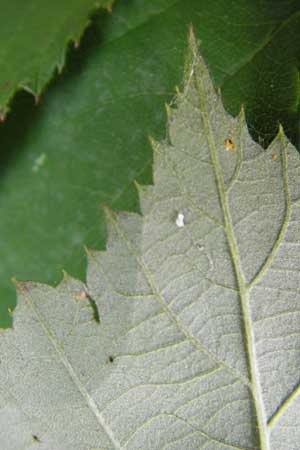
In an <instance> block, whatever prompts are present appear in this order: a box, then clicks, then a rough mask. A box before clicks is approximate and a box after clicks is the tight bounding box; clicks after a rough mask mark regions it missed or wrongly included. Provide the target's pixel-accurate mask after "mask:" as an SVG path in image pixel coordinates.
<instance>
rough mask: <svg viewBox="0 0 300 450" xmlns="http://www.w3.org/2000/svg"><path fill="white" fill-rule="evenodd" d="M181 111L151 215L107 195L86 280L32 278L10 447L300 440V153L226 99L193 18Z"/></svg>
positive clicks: (7, 418)
mask: <svg viewBox="0 0 300 450" xmlns="http://www.w3.org/2000/svg"><path fill="white" fill-rule="evenodd" d="M168 124H169V128H168V139H167V140H165V141H164V142H162V143H157V142H153V143H152V144H153V149H154V154H155V156H154V185H153V186H148V187H141V186H138V191H139V194H140V201H141V210H142V215H141V216H140V215H137V214H134V213H119V214H116V213H114V212H112V211H110V210H108V209H105V212H106V217H107V223H108V228H109V240H108V243H107V250H106V251H105V252H93V251H90V250H89V251H88V255H89V264H88V274H87V283H86V286H85V285H83V284H82V283H80V282H77V281H76V280H73V279H71V278H68V277H66V278H65V279H64V281H63V282H62V283H61V284H60V285H59V286H58V287H57V288H52V287H49V286H46V285H41V284H34V283H30V282H28V283H19V284H18V306H17V308H16V312H15V319H14V330H7V331H4V332H3V333H2V335H1V336H0V355H1V364H0V404H1V409H0V438H1V443H2V445H3V447H4V448H5V449H6V450H21V449H22V450H23V449H24V448H26V449H30V450H33V449H36V445H37V444H36V439H38V440H39V442H40V443H41V448H43V450H53V449H54V448H55V449H56V450H71V449H72V450H90V449H91V448H92V449H94V450H96V449H97V450H100V449H106V450H108V449H111V450H112V449H119V450H120V449H123V450H125V449H128V450H129V449H130V450H138V449H143V450H156V449H157V450H159V449H168V450H179V449H186V450H198V449H205V450H229V449H239V450H250V449H251V450H254V449H260V450H286V449H287V448H288V449H296V448H297V446H298V443H299V441H300V401H299V394H300V389H299V373H300V371H299V369H300V362H299V361H300V359H299V344H300V338H299V336H300V320H299V313H300V307H299V300H300V292H299V291H300V289H299V273H300V258H299V245H300V233H299V231H300V230H299V227H300V202H299V196H300V185H299V182H298V180H299V176H300V157H299V154H298V153H297V151H296V149H295V148H294V147H293V146H292V145H291V144H290V143H289V141H288V140H287V139H286V137H285V136H284V133H283V131H282V129H280V130H279V133H278V136H277V137H276V139H275V140H274V141H273V143H272V144H271V145H270V147H269V148H268V150H267V151H264V150H263V149H262V148H261V147H260V146H259V145H258V144H257V143H256V142H254V141H253V140H252V139H251V138H250V136H249V134H248V130H247V127H246V124H245V120H244V114H243V112H241V114H240V115H239V117H238V118H235V119H234V118H232V117H231V116H229V115H228V113H226V112H225V110H224V108H223V105H222V102H221V100H220V98H219V96H218V95H217V94H216V93H215V91H214V88H213V85H212V83H211V80H210V77H209V73H208V71H207V69H206V67H205V65H204V63H203V60H202V59H201V57H200V56H199V54H198V50H197V44H196V42H195V40H194V37H193V34H192V33H191V36H190V52H189V57H188V63H187V67H186V73H185V83H184V89H183V92H178V94H177V97H176V107H175V105H172V106H171V107H168ZM91 303H93V305H94V307H93V308H91ZM95 305H96V306H97V309H98V313H99V318H100V323H98V321H96V320H94V319H95V317H94V316H95Z"/></svg>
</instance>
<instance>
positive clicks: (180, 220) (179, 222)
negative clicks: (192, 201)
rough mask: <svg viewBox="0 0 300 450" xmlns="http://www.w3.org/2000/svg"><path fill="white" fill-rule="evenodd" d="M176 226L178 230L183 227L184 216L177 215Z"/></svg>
mask: <svg viewBox="0 0 300 450" xmlns="http://www.w3.org/2000/svg"><path fill="white" fill-rule="evenodd" d="M176 225H177V226H178V228H182V227H184V214H182V213H178V216H177V219H176Z"/></svg>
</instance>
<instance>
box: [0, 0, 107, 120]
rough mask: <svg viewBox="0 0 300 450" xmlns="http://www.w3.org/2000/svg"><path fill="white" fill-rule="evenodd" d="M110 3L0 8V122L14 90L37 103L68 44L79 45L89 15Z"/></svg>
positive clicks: (59, 0) (31, 1)
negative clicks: (27, 94) (30, 94)
mask: <svg viewBox="0 0 300 450" xmlns="http://www.w3.org/2000/svg"><path fill="white" fill-rule="evenodd" d="M111 4H112V0H99V1H95V0H88V1H86V0H71V1H70V0H67V1H66V0H53V1H51V2H46V1H41V0H38V1H37V0H27V1H26V2H22V3H21V2H19V1H18V0H12V1H10V2H5V4H3V5H1V16H0V119H1V120H4V117H5V115H6V113H7V111H8V105H9V102H10V101H11V99H12V97H13V95H14V94H15V93H16V91H17V90H19V89H25V90H26V91H28V92H31V93H32V94H33V95H34V96H35V97H36V102H38V101H39V96H40V94H41V92H42V90H43V88H44V87H45V85H46V84H47V83H48V82H49V80H50V78H51V76H52V75H53V72H54V70H55V69H57V70H58V71H61V70H62V68H63V66H64V62H65V54H66V50H67V46H68V44H69V42H70V41H74V42H75V45H79V40H80V38H81V35H82V33H83V31H84V29H85V28H86V27H87V25H88V23H89V16H90V14H91V13H92V12H93V11H95V10H96V9H97V8H101V7H102V8H110V7H111Z"/></svg>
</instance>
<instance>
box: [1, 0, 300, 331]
mask: <svg viewBox="0 0 300 450" xmlns="http://www.w3.org/2000/svg"><path fill="white" fill-rule="evenodd" d="M262 4H264V5H265V7H264V8H265V9H261V8H262V6H261V5H262ZM297 7H298V6H297ZM295 11H296V3H295V2H288V3H285V2H280V4H278V5H276V8H275V7H274V5H273V6H272V8H267V2H260V4H259V5H258V3H257V2H249V1H248V0H245V1H243V0H239V2H230V3H228V0H222V1H218V2H209V4H208V3H207V1H204V0H201V1H199V0H188V2H186V1H175V0H155V1H154V0H153V1H151V2H149V1H147V0H132V1H131V2H124V1H121V2H119V4H118V5H116V7H115V8H114V10H113V13H112V14H111V15H110V14H106V15H105V16H101V17H96V18H95V20H94V22H93V26H92V28H91V29H90V30H89V31H88V32H87V35H86V37H85V39H84V42H83V43H82V48H80V49H78V50H77V51H76V55H72V58H71V59H70V62H69V64H68V65H67V67H66V71H65V74H64V76H63V77H62V78H60V79H59V80H57V81H56V83H55V84H54V83H53V85H52V86H51V87H50V89H49V91H48V93H47V94H46V95H45V96H43V99H42V101H41V104H40V105H39V107H38V108H36V107H35V106H33V105H29V104H28V99H26V98H25V99H24V98H23V97H22V98H18V99H17V101H16V103H15V104H14V113H13V114H11V116H10V117H9V120H8V123H7V124H4V126H3V127H2V129H1V136H0V137H1V167H2V169H1V182H0V215H1V221H0V235H1V243H0V249H1V264H0V279H1V285H0V326H8V325H9V324H10V322H9V317H8V314H7V307H8V306H10V307H12V306H13V305H14V302H15V294H14V289H13V286H12V284H11V282H10V279H11V277H13V276H16V277H17V278H18V279H35V280H39V281H43V282H48V283H56V282H58V281H59V280H60V277H61V270H62V269H63V268H64V269H66V270H67V271H68V272H70V273H72V275H74V276H76V277H81V278H83V276H84V271H85V256H84V252H83V249H82V248H83V244H86V245H88V246H91V247H93V248H101V247H103V246H104V242H105V226H104V222H103V216H102V214H101V212H100V208H99V205H100V204H101V203H103V202H104V203H106V204H108V205H109V206H110V207H112V208H121V209H126V210H135V211H137V210H138V208H139V207H138V199H137V196H136V193H135V190H134V189H133V186H132V183H133V180H135V179H138V180H139V181H142V182H150V180H151V159H152V153H151V149H150V146H149V142H148V138H147V136H148V134H151V135H153V136H155V137H156V138H157V139H160V138H162V137H163V135H164V127H165V117H164V114H163V108H162V105H163V104H164V103H165V102H168V101H170V99H171V97H172V92H173V90H174V86H175V85H176V84H178V83H179V82H180V78H181V72H182V68H183V59H184V57H183V55H184V52H185V51H186V33H187V29H188V26H189V24H190V23H193V24H194V27H195V32H196V34H197V36H198V38H199V39H200V40H201V48H202V52H203V54H204V57H205V60H206V61H207V62H208V63H209V67H210V69H211V72H212V75H213V77H214V82H215V84H216V85H217V86H223V85H224V90H223V93H224V95H225V100H226V106H227V107H230V108H231V110H232V111H233V112H238V110H239V108H240V104H241V103H246V105H247V109H246V114H247V115H249V114H250V113H251V107H252V105H253V102H252V100H251V99H252V96H253V97H255V96H256V94H255V92H256V90H258V89H260V86H262V85H264V86H268V83H267V81H266V82H265V83H262V81H261V79H255V82H254V81H252V78H253V77H254V75H256V71H255V67H254V68H253V66H252V65H251V64H250V62H251V61H252V60H253V61H254V58H255V56H256V55H259V54H262V53H260V52H263V51H264V50H263V49H264V48H267V44H268V43H269V42H273V41H272V39H273V36H275V35H276V30H277V29H278V28H279V27H280V24H282V23H283V21H284V20H285V19H288V18H290V17H292V16H293V14H294V13H295ZM291 20H292V19H290V21H291ZM288 23H290V22H287V24H286V28H285V30H286V31H288ZM293 33H294V36H293V39H289V40H288V41H287V42H286V44H288V43H289V45H290V48H291V49H292V48H294V50H293V51H294V54H296V53H297V48H298V46H297V45H295V40H296V38H297V36H298V34H297V33H300V27H299V28H298V30H297V29H294V30H293ZM274 47H275V48H276V45H274V46H272V48H273V49H274ZM280 48H282V47H280ZM284 54H286V51H284ZM284 58H285V56H283V55H281V54H280V53H279V56H277V57H276V54H275V56H272V54H270V55H269V56H268V58H266V61H270V64H272V63H274V70H275V72H276V73H279V74H283V73H285V72H284V71H283V69H284V70H285V69H286V70H290V68H291V67H292V70H294V66H291V61H290V62H289V63H286V65H284V67H281V60H283V59H284ZM261 59H262V60H263V59H264V58H261ZM284 61H285V60H284ZM293 64H294V63H293ZM244 67H245V72H246V73H247V74H248V73H249V79H250V81H251V82H249V79H248V78H247V77H246V78H245V80H244V81H243V80H242V79H240V78H239V77H240V75H239V74H240V73H242V71H243V68H244ZM243 73H244V72H243ZM270 73H271V74H272V73H273V72H272V71H271V72H270V71H267V70H264V67H263V66H259V71H258V76H259V77H265V76H266V77H267V78H268V76H269V74H270ZM295 73H296V74H297V73H298V72H295ZM231 80H232V81H231ZM234 80H236V81H234ZM266 80H267V79H266ZM230 83H231V84H230ZM286 83H287V79H286V77H284V79H283V81H282V87H281V89H282V91H281V92H283V91H285V92H284V95H281V97H280V99H281V100H282V101H285V100H288V102H290V101H292V102H295V105H296V104H297V102H298V100H297V96H296V95H294V93H293V89H294V88H293V86H294V84H288V86H290V89H291V90H290V91H289V92H290V95H288V96H287V95H286V91H287V89H286ZM277 86H281V84H280V80H279V81H278V84H277ZM267 93H268V90H267V89H265V90H264V92H260V94H259V96H256V97H257V98H256V103H255V105H253V106H255V108H256V110H255V111H257V110H258V108H260V109H261V110H262V111H265V113H264V114H259V115H258V117H259V121H260V122H259V125H261V126H262V127H265V125H266V126H268V124H271V125H272V126H273V125H275V127H276V126H277V119H276V117H277V116H276V114H277V113H278V108H277V107H278V106H279V104H277V100H276V99H277V97H276V95H275V94H276V93H275V92H273V94H274V96H273V97H272V99H273V100H274V108H273V107H272V108H273V109H271V110H269V106H268V105H269V97H268V96H267V97H268V98H267V97H266V95H267ZM243 95H246V99H245V98H244V97H243ZM246 100H247V101H246ZM281 100H280V101H281ZM257 105H260V106H257ZM264 108H266V109H264ZM279 109H280V108H279ZM271 113H272V114H273V113H274V114H275V116H274V115H273V116H272V114H271ZM297 114H298V113H297ZM251 117H252V116H251ZM251 117H250V119H251ZM271 117H274V119H272V121H271V122H269V120H270V118H271ZM287 117H290V115H289V114H288V115H287ZM295 117H296V116H295ZM250 119H249V120H250ZM254 119H255V117H253V120H254ZM251 120H252V119H251ZM255 123H256V122H255ZM284 123H285V124H287V122H286V121H285V122H284ZM291 123H292V121H291ZM250 124H251V123H250ZM293 130H294V131H295V127H293ZM20 230H21V231H22V232H20ZM29 255H30V257H29Z"/></svg>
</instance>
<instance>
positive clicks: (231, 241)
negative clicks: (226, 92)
mask: <svg viewBox="0 0 300 450" xmlns="http://www.w3.org/2000/svg"><path fill="white" fill-rule="evenodd" d="M192 45H193V44H192ZM196 58H197V57H196ZM192 70H193V76H194V79H195V85H196V88H197V91H198V95H199V102H200V111H201V115H202V119H203V125H204V129H205V135H206V138H207V144H208V147H209V151H210V155H211V161H212V166H213V170H214V175H215V180H216V185H217V190H218V194H219V199H220V204H221V209H222V213H223V218H224V230H225V234H226V237H227V241H228V245H229V250H230V256H231V260H232V263H233V267H234V271H235V275H236V280H237V285H238V291H239V297H240V303H241V309H242V318H243V325H244V333H245V346H246V352H247V359H248V366H249V372H250V380H251V388H252V389H251V391H252V395H253V402H254V408H255V412H256V418H257V425H258V432H259V441H260V449H261V450H271V449H270V443H269V436H268V430H267V427H266V420H265V417H264V410H263V403H262V393H261V387H260V383H259V374H258V368H257V364H256V352H255V346H254V335H253V329H252V323H251V318H250V311H249V307H248V293H247V289H246V284H245V280H244V276H243V272H242V269H241V261H240V256H239V251H238V245H237V242H236V239H235V236H234V231H233V226H232V222H231V217H230V211H229V205H228V197H227V193H226V189H225V185H224V181H223V176H222V171H221V166H220V163H219V159H218V156H217V149H216V145H215V142H214V137H213V132H212V128H211V125H210V121H209V119H208V113H207V108H206V102H207V100H206V89H205V88H204V86H203V85H202V77H201V73H198V70H197V62H196V64H195V67H193V69H192ZM225 138H226V136H225V137H224V140H225Z"/></svg>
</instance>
